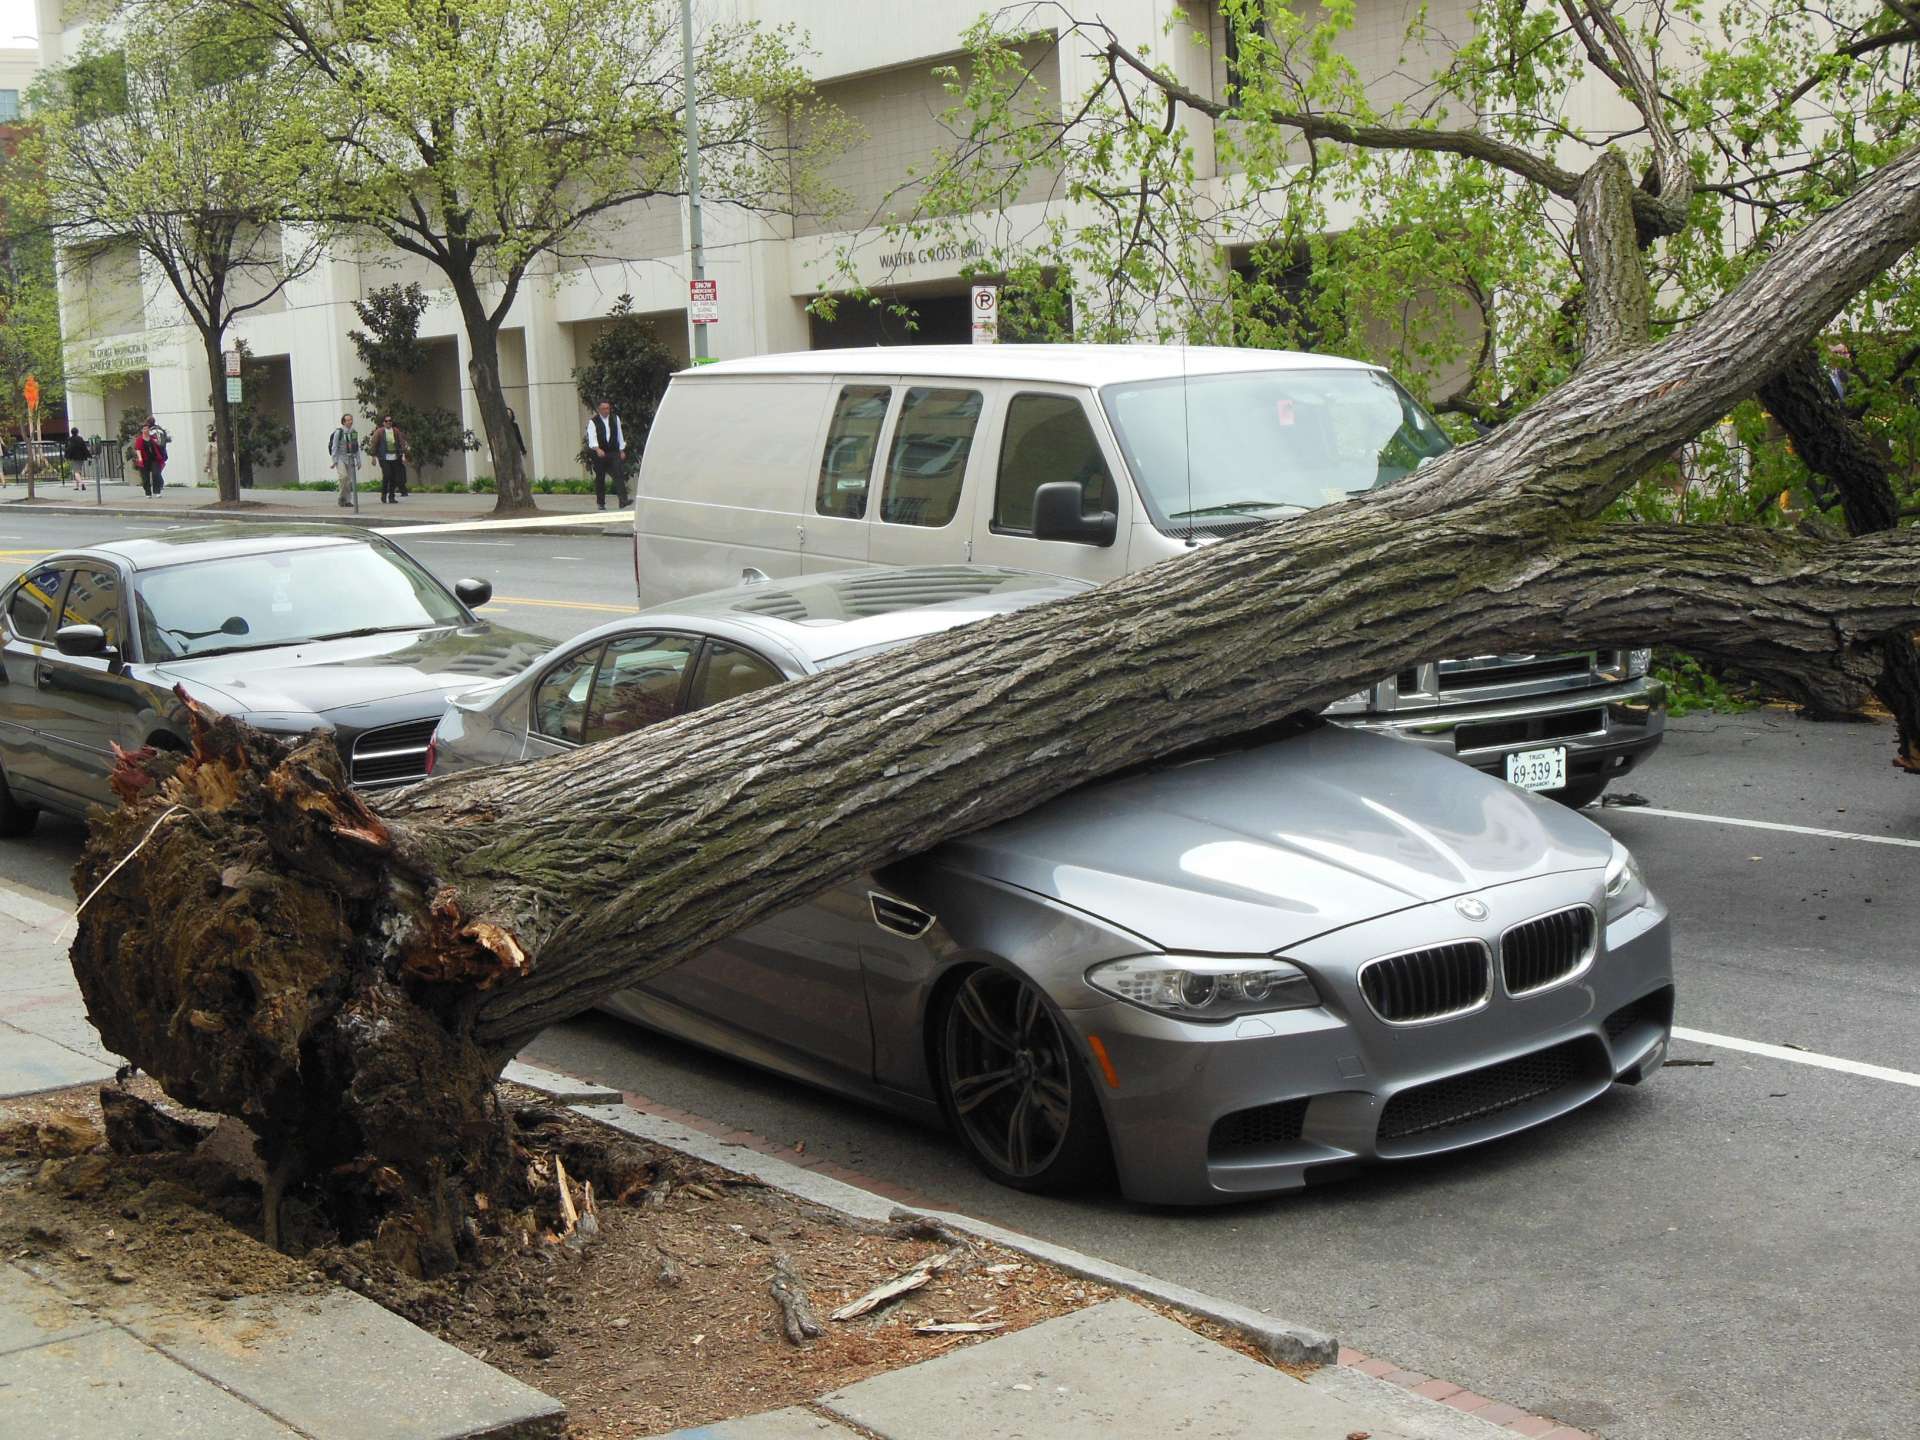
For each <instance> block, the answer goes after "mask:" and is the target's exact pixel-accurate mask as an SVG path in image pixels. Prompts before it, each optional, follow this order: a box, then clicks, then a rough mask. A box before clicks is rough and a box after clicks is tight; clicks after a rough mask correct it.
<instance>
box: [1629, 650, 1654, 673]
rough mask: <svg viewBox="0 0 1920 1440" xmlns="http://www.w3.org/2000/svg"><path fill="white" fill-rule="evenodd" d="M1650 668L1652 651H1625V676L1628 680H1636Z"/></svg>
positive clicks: (1651, 665) (1651, 666)
mask: <svg viewBox="0 0 1920 1440" xmlns="http://www.w3.org/2000/svg"><path fill="white" fill-rule="evenodd" d="M1652 668H1653V651H1651V650H1629V651H1627V678H1628V679H1629V680H1638V679H1639V678H1640V677H1641V676H1642V675H1644V674H1646V673H1647V671H1649V670H1651V669H1652Z"/></svg>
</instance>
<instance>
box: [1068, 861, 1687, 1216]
mask: <svg viewBox="0 0 1920 1440" xmlns="http://www.w3.org/2000/svg"><path fill="white" fill-rule="evenodd" d="M1568 878H1569V877H1567V876H1548V877H1544V878H1541V879H1536V880H1528V881H1520V882H1516V883H1514V884H1511V885H1504V886H1498V887H1494V888H1492V889H1489V890H1484V891H1482V892H1480V898H1482V899H1484V900H1485V901H1486V902H1487V903H1488V906H1489V908H1490V910H1491V914H1490V915H1489V917H1488V918H1487V919H1486V920H1485V921H1482V922H1478V923H1472V922H1465V921H1463V920H1462V919H1461V918H1460V916H1459V915H1458V913H1457V912H1456V910H1455V907H1454V905H1453V902H1452V901H1441V902H1438V903H1437V904H1435V905H1423V906H1418V907H1415V908H1414V909H1412V910H1408V911H1402V912H1400V913H1399V914H1396V915H1390V916H1385V917H1383V918H1381V919H1379V920H1374V921H1369V922H1367V923H1365V924H1362V925H1357V926H1352V927H1349V928H1348V929H1346V930H1342V931H1338V932H1336V933H1334V934H1332V935H1327V936H1322V937H1321V938H1320V939H1318V940H1315V941H1313V942H1310V943H1309V944H1307V945H1304V946H1300V947H1296V948H1295V949H1293V950H1290V951H1288V952H1287V957H1286V958H1288V959H1289V960H1292V961H1294V962H1295V963H1297V964H1299V965H1300V966H1301V968H1303V969H1305V970H1307V971H1308V972H1309V973H1310V974H1311V975H1312V976H1313V977H1314V981H1315V984H1316V985H1317V986H1318V987H1319V989H1320V992H1321V994H1322V996H1323V997H1324V998H1325V1002H1326V1003H1324V1004H1323V1005H1320V1006H1317V1007H1314V1008H1311V1009H1304V1010H1292V1011H1284V1012H1281V1013H1277V1014H1271V1015H1262V1016H1257V1017H1248V1018H1247V1019H1243V1020H1239V1021H1229V1022H1227V1023H1225V1024H1223V1025H1197V1024H1192V1023H1188V1022H1184V1021H1179V1020H1174V1019H1172V1018H1170V1017H1166V1016H1161V1015H1157V1014H1154V1013H1152V1012H1150V1011H1147V1010H1143V1009H1140V1008H1139V1007H1137V1006H1133V1005H1128V1004H1126V1003H1125V1002H1122V1001H1118V1000H1116V1001H1113V1002H1111V1003H1108V1004H1100V1005H1095V1006H1091V1007H1089V1008H1086V1009H1076V1010H1069V1011H1066V1012H1064V1014H1065V1016H1066V1017H1067V1019H1068V1023H1069V1024H1071V1025H1072V1026H1073V1027H1074V1028H1076V1029H1077V1030H1078V1031H1079V1033H1080V1036H1081V1041H1082V1044H1083V1047H1084V1046H1086V1045H1087V1041H1088V1037H1090V1036H1096V1035H1097V1036H1098V1037H1099V1040H1100V1044H1101V1047H1102V1048H1103V1049H1104V1051H1105V1053H1106V1055H1107V1058H1108V1060H1109V1061H1110V1062H1111V1065H1112V1073H1113V1076H1114V1078H1115V1079H1117V1081H1118V1084H1117V1085H1113V1084H1111V1083H1109V1084H1103V1085H1098V1086H1097V1087H1096V1088H1097V1089H1098V1090H1099V1093H1100V1096H1101V1100H1102V1103H1103V1105H1104V1108H1105V1111H1106V1119H1107V1129H1108V1134H1109V1136H1110V1137H1111V1139H1112V1143H1113V1152H1114V1159H1115V1162H1116V1165H1117V1167H1118V1170H1119V1178H1120V1187H1121V1189H1122V1191H1123V1192H1124V1193H1125V1194H1126V1195H1127V1196H1128V1197H1129V1198H1131V1199H1134V1200H1138V1201H1143V1202H1147V1203H1154V1204H1175V1205H1194V1204H1212V1203H1219V1202H1222V1201H1228V1200H1234V1199H1239V1198H1244V1197H1247V1196H1252V1195H1258V1194H1263V1193H1268V1192H1272V1191H1278V1190H1287V1189H1292V1188H1295V1187H1298V1186H1300V1185H1303V1184H1305V1183H1306V1182H1307V1180H1308V1179H1309V1178H1311V1177H1312V1176H1313V1175H1314V1174H1315V1173H1316V1172H1330V1171H1336V1170H1340V1169H1345V1168H1348V1167H1350V1166H1352V1165H1354V1164H1356V1163H1360V1162H1366V1161H1375V1160H1397V1159H1406V1158H1411V1157H1413V1156H1418V1155H1432V1154H1439V1153H1442V1152H1444V1151H1448V1150H1457V1149H1460V1148H1462V1147H1464V1146H1468V1145H1475V1144H1479V1143H1481V1142H1482V1141H1486V1140H1491V1139H1495V1138H1497V1137H1499V1136H1502V1135H1509V1134H1513V1133H1515V1132H1517V1131H1520V1130H1525V1129H1528V1128H1530V1127H1532V1126H1534V1125H1538V1124H1541V1123H1543V1122H1544V1121H1547V1120H1551V1119H1553V1118H1554V1117H1555V1116H1558V1115H1563V1114H1565V1113H1567V1112H1568V1111H1570V1110H1574V1109H1577V1108H1578V1107H1580V1106H1582V1105H1584V1104H1586V1103H1587V1102H1589V1101H1591V1100H1593V1099H1595V1098H1596V1097H1598V1096H1599V1095H1601V1094H1602V1093H1604V1092H1605V1091H1606V1090H1607V1089H1608V1087H1609V1086H1611V1085H1612V1084H1614V1083H1615V1081H1624V1082H1627V1083H1632V1084H1637V1083H1638V1082H1639V1081H1640V1080H1642V1079H1644V1078H1646V1077H1647V1076H1649V1075H1651V1074H1652V1073H1653V1072H1654V1071H1655V1070H1657V1069H1658V1068H1659V1066H1660V1063H1661V1061H1662V1060H1663V1059H1664V1057H1665V1053H1666V1046H1667V1040H1668V1036H1669V1034H1670V1032H1671V1029H1672V1023H1673V999H1672V997H1673V972H1672V963H1671V955H1670V947H1669V940H1668V927H1667V912H1666V909H1665V907H1664V906H1662V905H1661V904H1660V903H1659V902H1658V901H1657V900H1654V899H1651V898H1650V899H1649V901H1648V903H1647V904H1646V905H1644V906H1642V907H1641V908H1639V909H1638V910H1635V911H1633V912H1631V913H1629V914H1628V915H1625V916H1623V917H1622V918H1621V919H1620V920H1618V921H1616V922H1614V923H1613V924H1612V925H1607V926H1603V927H1602V935H1601V937H1600V941H1599V945H1598V950H1597V953H1596V955H1595V957H1594V959H1593V961H1592V963H1591V964H1589V965H1588V966H1587V967H1586V968H1585V969H1584V970H1582V971H1580V972H1578V973H1577V974H1575V975H1574V976H1572V977H1571V978H1570V979H1568V980H1567V981H1565V982H1564V983H1561V984H1558V985H1555V986H1553V987H1552V988H1550V989H1546V990H1541V991H1536V992H1534V993H1530V994H1527V995H1524V996H1521V997H1518V998H1515V997H1511V996H1509V995H1507V994H1506V992H1505V989H1504V987H1503V986H1502V985H1501V984H1500V983H1499V980H1498V973H1499V968H1500V967H1499V962H1498V958H1497V957H1498V950H1497V939H1498V935H1499V933H1500V931H1501V930H1502V929H1504V928H1505V927H1506V926H1509V925H1512V924H1515V923H1517V922H1518V921H1519V920H1521V919H1526V918H1530V917H1532V916H1534V915H1537V914H1540V913H1543V912H1544V911H1546V910H1549V909H1554V908H1558V907H1559V906H1562V905H1566V904H1569V903H1574V902H1575V901H1576V900H1577V899H1581V898H1586V899H1588V903H1591V904H1593V905H1594V906H1595V908H1596V913H1598V914H1604V913H1605V908H1604V904H1605V902H1604V897H1602V896H1600V895H1599V893H1598V879H1599V877H1598V876H1597V875H1595V876H1594V877H1593V878H1594V882H1595V888H1594V893H1593V894H1592V896H1591V897H1588V896H1586V895H1585V894H1584V893H1583V894H1582V895H1580V896H1570V894H1569V888H1568V885H1567V880H1568ZM1475 935H1479V936H1483V937H1485V938H1487V939H1489V940H1490V941H1491V942H1493V943H1494V944H1495V946H1496V949H1495V956H1496V958H1495V963H1494V970H1495V976H1496V979H1495V983H1494V985H1493V990H1492V994H1491V995H1490V997H1489V999H1488V1002H1487V1003H1486V1004H1485V1005H1484V1006H1483V1007H1482V1008H1480V1009H1478V1010H1476V1011H1474V1012H1472V1013H1469V1014H1465V1015H1460V1016H1457V1017H1455V1018H1453V1019H1448V1020H1441V1021H1436V1022H1432V1023H1428V1024H1421V1025H1409V1026H1392V1025H1388V1024H1386V1023H1385V1022H1384V1021H1381V1020H1380V1019H1378V1018H1377V1017H1376V1016H1375V1015H1374V1014H1373V1012H1372V1010H1371V1009H1370V1008H1369V1007H1368V1005H1367V1004H1366V1001H1365V999H1364V998H1363V997H1362V995H1361V993H1360V990H1359V985H1358V982H1357V980H1356V978H1355V976H1356V974H1357V971H1358V967H1359V965H1360V964H1361V963H1362V962H1363V961H1364V960H1367V959H1370V958H1372V957H1374V956H1377V955H1386V954H1394V953H1399V952H1401V951H1403V950H1406V949H1408V948H1411V947H1415V946H1419V945H1423V944H1431V943H1434V942H1435V940H1436V938H1438V937H1441V936H1444V937H1445V938H1449V939H1451V938H1455V937H1459V938H1470V937H1473V936H1475ZM1089 1073H1090V1074H1094V1075H1100V1074H1101V1073H1102V1071H1101V1070H1099V1069H1095V1068H1093V1067H1092V1066H1090V1067H1089ZM1396 1097H1402V1099H1401V1104H1400V1105H1399V1106H1398V1107H1396V1112H1395V1113H1396V1116H1397V1117H1398V1118H1396V1119H1394V1120H1393V1121H1392V1122H1391V1125H1390V1127H1387V1128H1383V1126H1382V1123H1381V1122H1382V1120H1383V1118H1385V1117H1387V1114H1388V1106H1389V1105H1390V1104H1392V1103H1393V1102H1394V1100H1395V1099H1396ZM1422 1107H1425V1108H1424V1109H1422ZM1410 1110H1412V1111H1416V1112H1419V1113H1417V1114H1416V1115H1415V1117H1414V1120H1413V1123H1411V1124H1409V1123H1408V1121H1407V1117H1408V1115H1409V1112H1410ZM1434 1116H1438V1117H1439V1118H1438V1119H1437V1120H1436V1119H1434V1118H1433V1117H1434ZM1229 1117H1232V1119H1231V1121H1230V1123H1229V1124H1227V1125H1224V1126H1223V1125H1222V1123H1221V1122H1223V1121H1227V1120H1228V1118H1229Z"/></svg>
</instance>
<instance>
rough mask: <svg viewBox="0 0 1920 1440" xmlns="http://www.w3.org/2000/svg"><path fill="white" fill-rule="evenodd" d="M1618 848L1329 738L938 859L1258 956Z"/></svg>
mask: <svg viewBox="0 0 1920 1440" xmlns="http://www.w3.org/2000/svg"><path fill="white" fill-rule="evenodd" d="M1612 844H1613V842H1612V839H1611V837H1610V836H1608V835H1607V833H1606V832H1605V831H1603V830H1602V829H1600V827H1599V826H1597V825H1595V824H1593V823H1592V822H1591V821H1588V820H1586V819H1583V818H1582V817H1581V816H1580V815H1579V814H1578V813H1577V812H1575V811H1572V810H1569V809H1567V808H1566V807H1565V806H1563V805H1559V804H1556V803H1554V802H1553V801H1550V800H1546V799H1543V798H1541V797H1539V796H1534V795H1528V794H1525V793H1523V792H1521V791H1519V790H1516V789H1514V788H1513V787H1512V786H1510V785H1507V784H1504V783H1502V782H1500V781H1498V780H1494V779H1492V778H1490V777H1488V776H1485V775H1482V774H1480V773H1479V772H1478V771H1475V770H1471V769H1469V768H1468V767H1467V766H1465V765H1462V764H1460V763H1459V762H1458V761H1455V760H1451V759H1448V758H1446V757H1445V756H1440V755H1435V754H1432V753H1431V752H1429V751H1426V750H1422V749H1420V748H1418V747H1416V746H1413V745H1410V744H1407V743H1405V742H1402V741H1398V740H1392V739H1387V738H1383V737H1381V736H1376V735H1366V734H1361V733H1358V732H1355V731H1351V730H1344V729H1341V728H1340V727H1338V726H1334V725H1321V726H1318V727H1317V728H1315V729H1313V730H1311V731H1310V732H1308V733H1306V734H1302V735H1297V736H1294V737H1292V738H1289V739H1286V740H1280V741H1272V742H1268V743H1265V744H1259V745H1256V746H1254V747H1252V748H1249V749H1243V750H1237V751H1232V752H1229V753H1225V754H1218V755H1214V756H1212V757H1210V758H1205V759H1198V760H1192V761H1187V762H1184V763H1181V762H1175V763H1172V764H1169V765H1167V766H1164V767H1162V768H1158V769H1154V770H1149V771H1146V772H1142V773H1135V774H1131V775H1127V776H1125V777H1123V778H1120V779H1116V780H1111V781H1106V782H1102V783H1100V784H1096V785H1092V786H1089V787H1087V788H1085V789H1082V790H1077V791H1074V792H1073V793H1071V794H1069V795H1066V796H1063V797H1061V798H1060V799H1058V800H1055V801H1052V802H1050V803H1049V804H1047V805H1044V806H1042V807H1040V808H1039V809H1038V810H1035V811H1032V812H1030V813H1029V814H1027V815H1024V816H1022V817H1020V818H1019V819H1017V820H1013V821H1009V822H1007V823H1005V824H1001V825H997V826H994V827H992V828H991V829H988V830H983V831H981V832H980V833H979V834H976V835H972V836H968V837H965V838H963V839H961V840H958V841H953V842H950V843H949V844H948V845H946V846H944V847H942V849H941V851H940V852H938V853H939V855H940V857H941V858H942V859H943V860H944V861H946V863H951V864H958V865H962V866H965V867H966V868H967V869H969V870H972V871H974V872H976V873H980V874H985V875H990V876H992V877H994V878H996V879H1000V880H1003V881H1006V882H1008V883H1010V884H1014V885H1018V886H1020V887H1022V888H1023V889H1027V890H1032V891H1035V892H1038V893H1039V894H1042V895H1046V896H1049V897H1051V898H1054V899H1057V900H1060V901H1063V902H1065V903H1066V904H1068V905H1071V906H1074V907H1075V908H1077V909H1079V910H1083V911H1086V912H1088V913H1090V914H1092V915H1095V916H1098V917H1100V918H1102V919H1104V920H1107V921H1109V922H1110V923H1113V924H1115V925H1118V926H1121V927H1122V928H1124V929H1127V930H1130V931H1132V932H1133V933H1135V934H1137V935H1139V936H1141V937H1142V938H1144V939H1147V940H1150V941H1152V942H1153V943H1154V944H1156V945H1158V946H1161V947H1162V948H1166V949H1189V950H1199V951H1203V952H1213V953H1222V954H1241V955H1251V954H1265V953H1271V952H1273V951H1277V950H1282V949H1285V948H1286V947H1287V946H1289V945H1294V944H1298V943H1300V942H1301V941H1304V940H1307V939H1309V938H1311V937H1313V936H1315V935H1319V934H1323V933H1325V932H1327V931H1329V930H1335V929H1339V928H1341V927H1342V926H1346V925H1352V924H1355V923H1357V922H1359V921H1362V920H1369V919H1372V918H1374V917H1375V916H1379V915H1385V914H1390V913H1392V912H1393V911H1396V910H1402V909H1406V908H1407V907H1409V906H1413V905H1423V904H1427V903H1430V902H1432V901H1435V900H1444V899H1446V898H1447V897H1449V896H1453V895H1459V894H1462V893H1464V892H1467V891H1472V890H1479V889H1484V888H1485V887H1488V886H1492V885H1504V884H1508V883H1510V882H1512V881H1516V880H1525V879H1530V878H1532V877H1534V876H1538V875H1546V874H1552V873H1554V872H1556V871H1565V870H1579V869H1590V868H1595V867H1599V866H1604V865H1605V864H1606V863H1607V860H1608V857H1609V855H1610V854H1611V852H1612Z"/></svg>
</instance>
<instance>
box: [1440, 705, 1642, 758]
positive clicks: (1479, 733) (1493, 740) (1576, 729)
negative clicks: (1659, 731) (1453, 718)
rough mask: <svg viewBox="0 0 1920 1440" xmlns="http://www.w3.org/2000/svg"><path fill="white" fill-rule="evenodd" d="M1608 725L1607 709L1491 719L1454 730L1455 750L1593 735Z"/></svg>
mask: <svg viewBox="0 0 1920 1440" xmlns="http://www.w3.org/2000/svg"><path fill="white" fill-rule="evenodd" d="M1606 727H1607V712H1606V711H1605V710H1602V709H1599V708H1595V709H1591V710H1567V711H1563V712H1562V713H1560V714H1558V715H1538V716H1534V717H1533V718H1531V719H1523V720H1488V721H1485V722H1483V723H1481V724H1478V725H1460V726H1457V727H1455V729H1454V732H1453V748H1454V749H1455V750H1487V749H1491V748H1492V747H1494V746H1496V745H1524V744H1526V743H1527V742H1528V741H1532V740H1565V739H1567V738H1569V737H1570V736H1574V735H1591V734H1593V733H1594V732H1595V731H1597V730H1604V729H1606Z"/></svg>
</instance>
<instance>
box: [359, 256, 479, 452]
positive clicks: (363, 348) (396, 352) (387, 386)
mask: <svg viewBox="0 0 1920 1440" xmlns="http://www.w3.org/2000/svg"><path fill="white" fill-rule="evenodd" d="M426 309H427V294H426V291H424V290H422V289H421V288H420V287H419V286H418V285H383V286H382V287H380V288H379V289H378V290H374V291H371V292H369V293H368V295H367V298H366V299H365V300H356V301H354V302H353V313H354V314H356V315H358V316H359V317H360V323H361V324H362V325H364V326H366V327H367V328H366V329H365V330H350V331H348V332H347V338H348V339H349V340H351V341H352V342H353V348H354V350H355V351H357V352H358V354H359V356H360V364H361V366H362V368H363V369H364V370H365V372H366V373H365V374H363V375H362V376H361V377H360V378H359V379H357V380H355V381H354V382H353V395H354V399H355V400H356V401H357V402H358V403H359V406H360V413H361V414H362V415H364V416H366V418H367V421H368V423H369V424H374V425H377V424H379V423H380V420H381V417H382V416H386V415H391V416H393V423H394V424H396V425H398V426H399V427H400V431H401V433H402V434H404V435H405V436H406V437H407V446H408V448H409V450H411V451H412V454H413V459H414V463H415V464H418V465H439V464H441V463H442V462H444V461H445V460H446V458H447V456H448V455H450V454H452V453H453V452H454V451H456V450H478V449H479V448H480V442H479V440H478V439H476V438H475V436H474V433H473V432H472V431H471V430H469V429H467V428H466V426H464V425H462V424H461V423H460V417H459V416H458V415H456V414H454V413H453V411H451V410H448V409H446V408H445V407H444V406H438V405H432V406H429V405H421V404H419V403H417V402H416V401H415V400H414V398H413V394H414V391H413V377H414V376H416V375H418V374H419V373H420V372H421V371H422V370H423V369H424V368H425V367H426V365H427V363H428V355H427V347H426V346H424V345H422V344H421V343H420V317H421V316H422V315H423V314H425V313H426ZM516 453H517V452H516Z"/></svg>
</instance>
